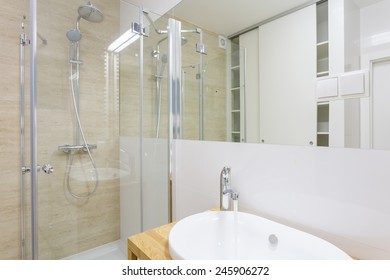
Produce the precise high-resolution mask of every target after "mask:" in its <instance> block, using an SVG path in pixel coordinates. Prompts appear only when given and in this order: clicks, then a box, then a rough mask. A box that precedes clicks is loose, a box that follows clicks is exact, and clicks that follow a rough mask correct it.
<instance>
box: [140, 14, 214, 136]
mask: <svg viewBox="0 0 390 280" xmlns="http://www.w3.org/2000/svg"><path fill="white" fill-rule="evenodd" d="M143 14H144V16H145V18H146V19H147V21H148V22H149V23H150V25H151V26H152V28H153V29H154V31H155V32H156V34H158V35H165V34H168V31H167V30H161V29H158V28H157V27H156V26H155V25H154V22H153V20H152V19H151V17H150V16H149V13H148V12H147V11H143ZM181 32H182V33H196V34H199V39H200V42H199V44H197V45H196V52H198V53H200V54H206V47H205V45H204V44H203V32H202V29H200V28H196V29H192V30H181ZM167 39H168V36H165V37H164V38H162V39H161V40H160V41H158V42H157V44H156V46H155V48H154V49H153V50H152V52H151V55H152V57H153V58H155V59H156V63H155V65H156V69H155V73H154V79H155V81H156V111H157V112H156V138H159V133H160V121H161V96H162V80H163V78H164V70H165V68H166V64H167V63H168V56H167V54H165V53H161V50H160V45H161V43H162V42H164V41H166V40H167ZM187 42H188V39H187V38H186V37H184V36H182V37H181V45H182V46H183V45H185V44H187ZM202 64H203V61H202V58H201V59H200V63H199V68H200V69H199V73H202V72H203V70H202V67H203V66H202ZM184 67H185V68H188V67H189V68H195V65H189V66H184ZM183 69H184V68H183ZM183 69H182V70H183ZM184 74H185V73H184ZM199 76H200V81H201V82H200V90H199V96H200V100H201V102H200V104H201V105H200V106H202V107H203V99H202V98H203V89H202V88H203V75H201V74H199ZM182 79H183V77H182ZM182 83H183V81H182ZM182 87H183V86H182ZM183 93H184V89H183V88H182V90H181V95H182V98H181V107H182V108H184V106H183V100H184V95H183ZM202 109H203V108H202ZM201 112H202V110H201ZM201 115H203V113H201ZM180 117H181V118H183V114H181V116H180ZM201 119H202V121H201V122H203V118H202V117H201ZM181 123H182V124H183V121H182V122H181ZM202 130H203V126H202V125H200V131H202ZM200 138H203V135H201V136H200Z"/></svg>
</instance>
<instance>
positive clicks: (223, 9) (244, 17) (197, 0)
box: [173, 0, 309, 35]
mask: <svg viewBox="0 0 390 280" xmlns="http://www.w3.org/2000/svg"><path fill="white" fill-rule="evenodd" d="M307 2H309V1H308V0H272V1H271V0H183V1H181V2H180V3H179V4H178V5H177V6H176V7H175V8H174V10H173V12H174V13H173V14H174V15H175V16H176V17H179V18H182V19H185V20H186V21H188V22H191V23H194V24H195V25H197V26H199V27H201V28H204V29H207V30H210V31H214V32H215V33H217V34H222V35H231V34H233V33H236V32H238V31H240V30H243V29H245V28H246V27H249V26H251V25H254V24H256V23H259V22H261V21H263V20H265V19H268V18H270V17H272V16H275V15H277V14H280V13H282V12H284V11H287V10H290V9H292V8H295V7H297V6H299V5H302V4H304V3H307Z"/></svg>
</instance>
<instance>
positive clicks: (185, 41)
mask: <svg viewBox="0 0 390 280" xmlns="http://www.w3.org/2000/svg"><path fill="white" fill-rule="evenodd" d="M187 42H188V39H187V38H186V37H184V36H182V37H181V45H182V46H183V45H185V44H187Z"/></svg>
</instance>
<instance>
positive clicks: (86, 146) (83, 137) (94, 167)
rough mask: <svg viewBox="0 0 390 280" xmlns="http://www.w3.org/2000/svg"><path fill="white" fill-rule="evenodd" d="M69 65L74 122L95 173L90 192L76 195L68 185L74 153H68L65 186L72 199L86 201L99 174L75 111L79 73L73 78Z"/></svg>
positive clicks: (77, 112) (76, 110) (97, 181)
mask: <svg viewBox="0 0 390 280" xmlns="http://www.w3.org/2000/svg"><path fill="white" fill-rule="evenodd" d="M69 65H70V69H69V70H70V71H69V72H70V84H71V91H72V101H73V102H72V103H73V108H74V112H75V116H76V120H77V126H78V129H79V131H80V135H81V137H82V139H83V142H84V146H85V149H86V151H87V153H88V156H89V159H90V161H91V163H92V166H93V169H94V172H95V175H96V177H95V185H94V187H93V189H92V191H90V192H87V193H86V194H76V193H75V192H74V191H73V190H72V187H71V184H70V178H69V177H70V172H71V171H72V165H73V158H74V152H70V153H69V164H68V172H67V179H66V185H67V188H68V191H69V193H70V194H71V195H72V196H73V197H74V198H77V199H88V198H90V197H91V196H92V195H94V194H95V192H96V190H97V188H98V185H99V174H98V171H97V168H96V163H95V160H94V159H93V157H92V154H91V151H90V149H89V146H88V142H87V140H86V139H85V135H84V131H83V128H82V126H81V121H80V114H79V110H78V109H77V103H76V96H75V87H74V80H75V79H79V71H76V73H75V75H76V76H74V73H73V63H69Z"/></svg>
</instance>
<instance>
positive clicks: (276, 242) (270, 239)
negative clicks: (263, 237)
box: [268, 234, 279, 246]
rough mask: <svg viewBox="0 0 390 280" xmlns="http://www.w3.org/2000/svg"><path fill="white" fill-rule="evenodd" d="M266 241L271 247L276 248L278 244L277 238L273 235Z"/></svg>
mask: <svg viewBox="0 0 390 280" xmlns="http://www.w3.org/2000/svg"><path fill="white" fill-rule="evenodd" d="M268 241H269V243H270V244H271V245H272V246H277V245H278V242H279V240H278V237H277V236H276V235H275V234H271V235H270V236H268Z"/></svg>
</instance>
